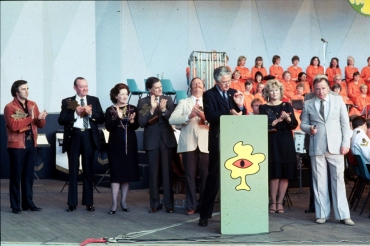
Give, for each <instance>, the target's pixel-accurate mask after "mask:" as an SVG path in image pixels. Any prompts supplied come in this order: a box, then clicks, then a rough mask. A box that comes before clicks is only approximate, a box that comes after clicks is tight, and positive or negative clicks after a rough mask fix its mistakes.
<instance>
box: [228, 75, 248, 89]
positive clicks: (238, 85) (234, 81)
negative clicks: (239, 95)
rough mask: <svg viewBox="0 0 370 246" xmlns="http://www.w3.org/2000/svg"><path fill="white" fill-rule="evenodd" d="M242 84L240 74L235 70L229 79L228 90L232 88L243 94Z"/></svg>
mask: <svg viewBox="0 0 370 246" xmlns="http://www.w3.org/2000/svg"><path fill="white" fill-rule="evenodd" d="M244 83H245V82H243V80H242V79H240V72H239V71H237V70H235V71H234V73H233V75H232V78H231V85H230V88H233V89H235V90H238V91H240V92H244V91H245V85H244Z"/></svg>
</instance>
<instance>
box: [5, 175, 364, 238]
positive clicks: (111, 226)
mask: <svg viewBox="0 0 370 246" xmlns="http://www.w3.org/2000/svg"><path fill="white" fill-rule="evenodd" d="M41 181H42V183H43V185H44V187H45V189H46V190H45V189H44V187H42V186H40V185H39V184H40V183H39V181H38V180H35V186H34V202H35V204H36V205H37V206H39V207H42V208H43V210H42V211H41V212H30V211H23V212H22V214H13V213H11V209H10V205H9V204H10V203H9V195H8V190H9V180H7V179H2V180H1V245H79V244H80V243H81V242H83V241H84V240H85V239H88V238H103V237H107V238H116V239H119V240H117V241H118V242H119V243H113V241H112V243H109V244H112V245H128V244H132V243H135V244H138V245H148V244H151V245H164V244H167V245H179V244H181V245H199V244H205V243H208V244H227V245H230V244H235V243H238V244H262V245H267V244H270V243H274V244H284V245H285V244H306V245H308V244H316V245H317V244H320V245H321V244H344V245H355V244H370V218H367V216H368V214H369V212H370V201H369V202H368V204H367V207H366V208H365V210H364V213H363V214H362V215H361V216H359V212H360V210H361V207H362V204H363V202H364V200H365V198H366V195H367V193H368V190H365V192H364V194H363V196H362V200H361V201H360V203H359V207H358V208H357V210H356V211H355V212H354V211H351V217H352V220H353V221H354V222H355V226H352V227H351V226H346V225H343V224H340V223H339V221H335V220H334V218H333V215H332V218H331V220H330V221H328V222H327V223H325V224H323V225H318V224H316V223H315V214H314V213H310V214H305V213H304V210H305V209H307V207H308V199H309V191H308V188H303V191H302V194H299V193H298V191H299V189H298V188H294V189H290V190H289V194H290V198H291V200H292V202H293V206H292V207H291V208H290V210H289V209H288V207H287V205H285V213H284V214H272V215H270V218H269V227H270V231H269V233H265V234H258V235H238V236H230V235H221V234H220V215H219V213H218V212H219V203H216V206H215V214H214V216H213V218H212V219H210V220H209V224H208V227H205V228H202V227H199V226H198V218H199V214H195V215H191V216H187V215H185V209H184V208H182V207H176V208H175V213H173V214H168V213H166V212H165V210H161V211H159V212H157V213H154V214H149V213H148V210H149V194H148V190H147V189H145V190H133V191H132V192H131V193H129V194H128V204H129V207H130V209H131V212H129V213H126V212H123V211H120V210H117V212H116V214H115V215H109V214H108V211H109V208H110V204H111V199H110V197H111V195H110V189H109V188H105V187H98V189H99V191H100V193H98V192H97V191H94V200H95V208H96V210H95V212H88V211H86V210H85V206H82V205H80V206H78V207H77V210H76V211H74V212H71V213H67V212H65V209H66V208H67V205H66V203H67V190H68V187H66V188H65V190H64V191H63V192H62V193H60V190H61V189H62V187H63V185H64V182H63V181H58V180H45V179H43V180H41ZM352 184H353V183H352V182H351V183H350V184H349V185H352ZM349 185H347V194H348V195H349V192H350V188H351V187H350V186H349ZM368 189H369V188H368ZM79 191H80V192H79V201H81V195H82V186H79ZM175 199H176V201H177V202H178V205H179V206H182V201H183V200H184V199H185V195H184V194H175ZM235 209H240V211H241V212H242V211H243V208H238V207H235ZM266 212H267V203H266ZM245 223H254V221H246V222H245ZM88 245H104V244H103V243H91V244H88Z"/></svg>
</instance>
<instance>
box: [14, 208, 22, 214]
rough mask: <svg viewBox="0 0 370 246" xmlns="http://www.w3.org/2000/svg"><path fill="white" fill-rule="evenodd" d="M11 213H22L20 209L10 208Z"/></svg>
mask: <svg viewBox="0 0 370 246" xmlns="http://www.w3.org/2000/svg"><path fill="white" fill-rule="evenodd" d="M12 213H13V214H21V213H22V211H21V210H20V209H14V208H13V209H12Z"/></svg>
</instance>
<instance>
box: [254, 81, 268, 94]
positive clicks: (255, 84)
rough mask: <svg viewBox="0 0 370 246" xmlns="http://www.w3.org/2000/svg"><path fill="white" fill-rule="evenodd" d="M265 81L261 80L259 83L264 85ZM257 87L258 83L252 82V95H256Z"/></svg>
mask: <svg viewBox="0 0 370 246" xmlns="http://www.w3.org/2000/svg"><path fill="white" fill-rule="evenodd" d="M266 82H267V81H266V80H262V81H261V83H262V84H264V85H266ZM257 86H258V82H253V87H252V93H253V94H256V93H257Z"/></svg>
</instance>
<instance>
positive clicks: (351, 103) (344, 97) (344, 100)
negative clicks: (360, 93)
mask: <svg viewBox="0 0 370 246" xmlns="http://www.w3.org/2000/svg"><path fill="white" fill-rule="evenodd" d="M342 99H343V102H344V104H346V105H353V104H354V103H353V102H352V101H351V100H349V98H348V97H347V96H342Z"/></svg>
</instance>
